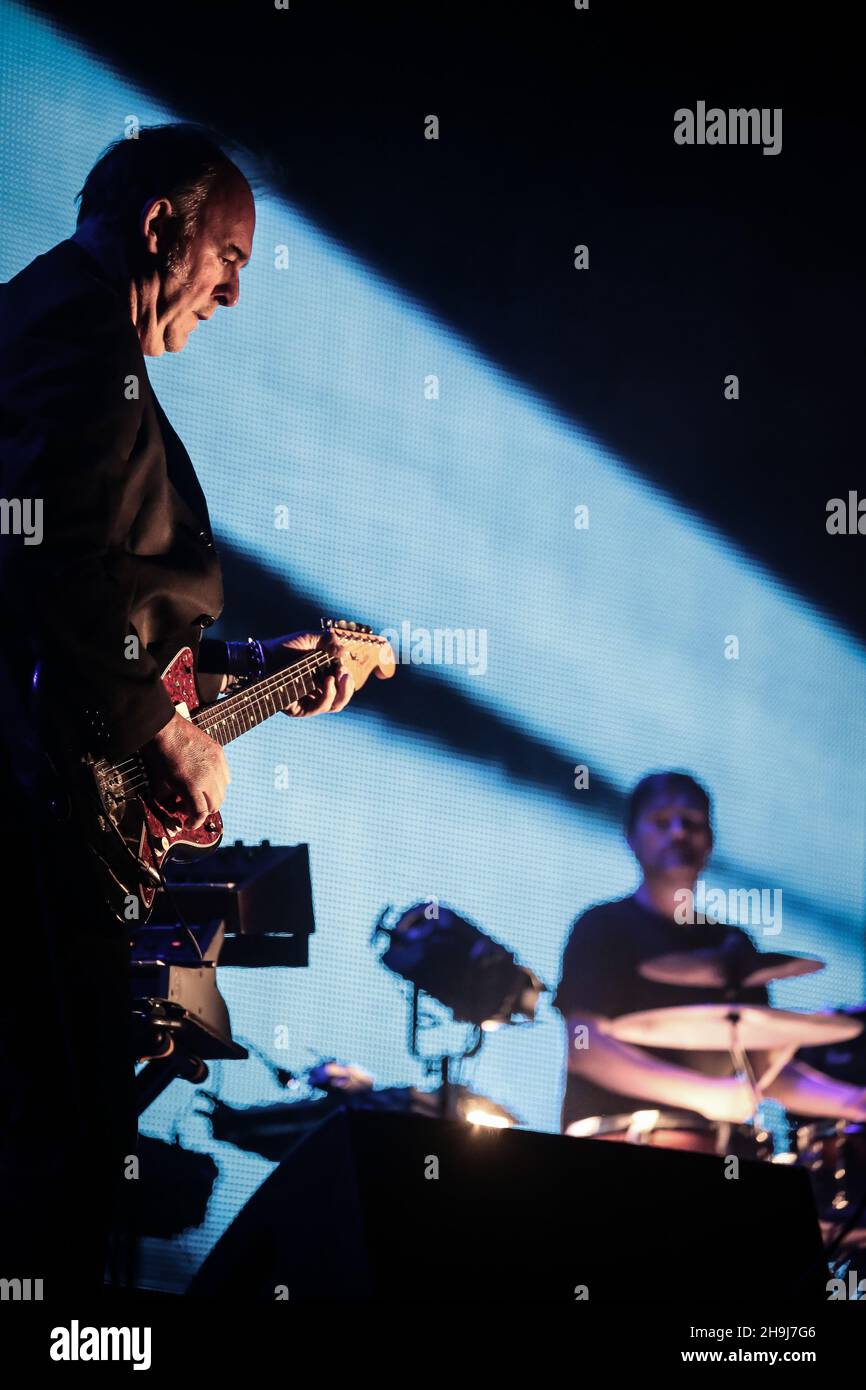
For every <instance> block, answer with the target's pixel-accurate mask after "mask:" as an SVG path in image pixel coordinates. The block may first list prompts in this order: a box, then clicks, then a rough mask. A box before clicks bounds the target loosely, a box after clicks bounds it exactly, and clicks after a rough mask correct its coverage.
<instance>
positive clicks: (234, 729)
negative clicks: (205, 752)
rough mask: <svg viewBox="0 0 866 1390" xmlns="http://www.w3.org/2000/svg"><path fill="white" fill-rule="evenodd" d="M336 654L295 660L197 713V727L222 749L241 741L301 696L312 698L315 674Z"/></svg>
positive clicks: (318, 653) (322, 653) (323, 653)
mask: <svg viewBox="0 0 866 1390" xmlns="http://www.w3.org/2000/svg"><path fill="white" fill-rule="evenodd" d="M332 661H333V655H332V654H330V653H328V652H326V651H319V650H317V651H313V652H310V653H309V655H307V656H304V657H302V658H301V660H300V661H294V662H292V664H291V665H290V666H287V667H285V668H284V669H283V670H282V671H277V672H276V674H275V675H273V676H265V678H264V679H263V680H260V681H256V683H255V685H251V686H249V687H248V688H247V689H246V690H241V691H238V693H237V694H236V695H227V696H226V697H225V698H224V699H222V700H217V702H216V704H213V705H208V706H207V707H206V708H205V709H202V710H197V711H196V712H195V714H193V716H192V722H193V723H194V724H197V725H198V727H199V728H200V729H202V730H203V731H204V732H205V733H206V734H207V735H208V737H209V738H212V739H213V740H214V742H216V743H219V744H221V745H222V746H223V747H225V745H226V744H227V743H231V741H232V739H235V738H240V736H241V734H246V733H248V732H249V730H250V729H254V728H255V727H256V725H257V724H262V723H264V721H265V720H266V719H270V717H271V715H273V714H280V713H281V712H282V711H285V710H287V709H288V708H289V706H290V705H293V704H294V703H295V701H296V700H299V699H300V698H301V696H302V695H310V694H312V692H313V690H315V688H316V680H315V677H316V672H317V671H319V670H321V668H322V667H323V666H330V665H331V663H332Z"/></svg>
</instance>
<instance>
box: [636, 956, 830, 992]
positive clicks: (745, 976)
mask: <svg viewBox="0 0 866 1390" xmlns="http://www.w3.org/2000/svg"><path fill="white" fill-rule="evenodd" d="M825 966H826V961H823V960H819V958H818V957H817V956H791V955H784V954H783V953H782V952H781V951H755V950H752V949H748V948H747V949H746V950H745V951H729V950H727V949H725V948H724V947H716V948H714V949H712V950H708V949H703V948H702V949H700V950H697V951H671V952H670V953H669V954H667V955H664V956H653V958H652V959H651V960H645V961H644V962H643V964H642V965H639V966H638V973H639V974H641V975H643V976H644V977H645V978H646V979H647V980H658V981H659V982H660V983H661V984H666V985H689V986H691V987H692V988H699V989H725V988H728V987H736V988H743V989H754V988H755V987H756V986H758V985H767V984H769V983H770V981H771V980H789V979H792V978H793V977H794V976H796V975H812V974H814V972H815V971H816V970H823V969H824V968H825Z"/></svg>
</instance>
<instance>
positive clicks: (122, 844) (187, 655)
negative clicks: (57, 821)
mask: <svg viewBox="0 0 866 1390" xmlns="http://www.w3.org/2000/svg"><path fill="white" fill-rule="evenodd" d="M322 628H323V631H324V632H325V633H326V634H327V635H328V636H329V637H330V638H331V639H332V641H333V642H335V643H337V644H338V645H339V648H340V651H339V659H340V660H341V662H342V664H343V669H344V670H348V671H349V672H350V674H351V676H352V680H353V681H354V685H355V689H356V690H359V689H360V688H361V686H362V685H363V684H364V682H365V681H366V680H367V677H368V676H369V675H370V674H371V672H373V671H375V672H376V673H377V675H379V676H380V678H382V679H387V678H388V677H389V676H392V675H393V674H394V654H393V652H392V650H391V648H390V646H389V645H388V643H387V641H386V640H385V638H384V637H378V636H377V635H376V634H375V633H374V632H373V631H372V629H371V628H369V627H364V626H362V625H361V624H359V623H346V622H335V621H333V620H328V619H324V618H323V619H322ZM286 650H287V651H288V650H290V649H288V648H287V649H286ZM336 660H337V657H336V655H335V653H334V652H333V651H327V650H323V649H321V648H315V649H313V650H312V651H307V652H304V653H303V654H302V655H301V656H300V658H299V659H297V660H295V661H292V663H291V664H290V665H288V666H285V667H284V668H283V669H282V670H281V671H278V672H276V673H275V674H274V675H270V676H265V677H263V678H262V679H261V680H258V681H256V682H254V684H252V685H248V686H246V687H245V688H244V689H243V690H240V691H238V692H237V693H236V694H234V695H232V694H228V695H224V696H223V697H222V698H221V699H219V700H216V701H214V702H213V703H212V704H209V705H200V703H199V698H198V690H197V687H196V681H195V668H194V662H193V654H192V650H191V648H190V647H182V648H181V649H180V651H179V652H177V654H176V655H175V656H174V657H173V658H172V660H171V661H170V662H169V663H168V665H167V666H166V667H165V670H164V671H163V672H162V683H163V685H164V686H165V689H166V691H167V692H168V694H169V697H170V698H171V701H172V704H173V705H174V707H175V710H176V711H177V713H178V714H180V715H182V716H183V717H184V718H185V719H189V720H191V722H192V723H193V724H196V725H197V726H198V728H200V729H202V730H203V731H204V732H205V733H206V734H207V735H208V736H209V737H210V738H212V739H214V740H215V742H216V743H219V744H221V745H222V746H223V747H225V745H226V744H228V743H231V742H232V740H233V739H236V738H238V737H239V736H240V735H241V734H244V733H247V732H248V730H250V729H253V728H255V726H256V725H257V724H261V723H262V722H263V721H264V720H265V719H270V717H271V715H274V714H279V713H280V712H281V711H285V710H288V709H289V707H290V706H291V705H293V704H294V703H295V701H296V700H299V699H301V697H302V696H304V695H309V694H311V693H312V692H313V691H314V690H315V689H316V677H317V676H318V675H319V674H320V673H321V672H323V671H324V670H325V668H326V667H328V666H334V665H335V663H336ZM38 680H39V676H38V671H37V676H36V679H35V681H34V685H36V686H38ZM65 761H66V766H65V767H63V768H62V771H61V772H60V773H59V782H60V785H62V786H63V788H64V791H63V794H62V796H61V797H60V798H59V803H61V804H57V802H58V799H57V798H55V799H54V800H55V803H56V804H55V810H56V812H57V813H58V814H59V815H60V816H61V818H63V819H68V818H71V819H73V820H74V821H75V822H76V823H77V826H78V828H79V830H80V831H81V832H82V833H83V837H84V839H85V841H86V843H87V845H88V846H89V848H90V849H91V850H92V851H93V853H94V855H95V857H96V861H97V866H98V871H99V876H100V879H101V882H102V884H103V887H104V893H105V899H106V902H107V903H108V906H109V908H110V910H111V911H112V912H113V914H114V916H115V917H116V918H117V920H118V921H120V922H125V923H129V922H132V921H135V922H138V923H143V922H146V921H147V918H148V916H149V915H150V911H151V909H152V907H153V901H154V898H155V897H156V893H157V890H158V889H159V888H160V887H161V886H163V883H164V877H163V868H164V865H165V863H166V860H168V859H169V858H171V857H175V858H176V859H178V860H189V859H195V858H198V857H199V856H200V855H203V854H209V853H210V851H211V850H214V849H216V848H217V846H218V845H219V843H220V840H221V839H222V834H223V822H222V817H221V815H220V813H219V811H212V812H210V814H209V815H208V817H207V819H206V820H205V821H204V823H203V824H202V825H201V826H199V827H198V828H197V829H193V827H192V826H191V825H190V824H189V823H188V820H189V819H190V818H188V817H186V816H185V815H184V814H182V813H181V812H179V811H177V810H176V809H174V810H168V809H166V808H165V807H164V806H162V805H160V803H159V802H158V801H157V799H156V797H155V796H154V794H153V792H152V791H151V788H150V784H149V779H148V774H147V769H146V766H145V762H144V760H143V758H142V755H141V752H140V751H139V752H137V753H135V754H133V756H132V757H128V758H123V759H121V760H120V761H119V762H111V761H109V760H108V759H107V758H101V757H94V756H93V755H92V754H90V753H85V754H84V755H83V756H82V757H81V758H79V759H77V760H74V759H66V760H65ZM52 767H53V770H54V772H55V774H57V773H58V768H57V765H56V762H55V761H54V760H52ZM55 785H57V783H56V782H55Z"/></svg>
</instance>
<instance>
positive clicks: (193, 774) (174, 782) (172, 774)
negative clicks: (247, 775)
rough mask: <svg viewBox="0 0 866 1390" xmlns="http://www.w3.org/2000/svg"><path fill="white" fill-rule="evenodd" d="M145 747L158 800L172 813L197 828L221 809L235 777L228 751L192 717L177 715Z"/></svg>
mask: <svg viewBox="0 0 866 1390" xmlns="http://www.w3.org/2000/svg"><path fill="white" fill-rule="evenodd" d="M141 751H142V757H143V759H144V761H145V765H146V767H147V771H148V776H149V779H150V785H151V788H152V791H153V796H154V800H156V801H157V802H158V803H159V805H160V806H161V807H163V809H164V810H165V811H166V812H168V814H169V815H176V816H178V817H181V816H182V817H183V820H184V824H185V825H187V826H188V827H190V828H192V829H194V830H197V829H198V828H199V827H200V826H202V825H204V822H205V821H206V820H207V818H208V816H209V815H210V814H211V812H213V811H218V810H219V809H220V807H221V806H222V804H223V801H224V800H225V794H226V788H227V786H228V784H229V782H230V781H231V774H230V772H229V765H228V762H227V760H226V755H225V753H224V752H223V750H222V748H221V747H220V745H219V744H218V743H216V742H215V741H214V739H212V738H209V737H208V735H207V734H206V733H205V732H204V731H203V730H202V729H199V728H197V726H196V725H195V724H193V723H192V722H191V721H190V720H189V719H184V718H183V716H182V715H180V714H175V715H173V716H172V718H171V719H170V720H169V721H168V723H167V724H166V726H165V728H163V729H160V731H159V733H158V734H156V735H155V736H154V737H153V738H152V739H151V740H150V742H149V743H146V744H145V745H144V748H143V749H142V750H141Z"/></svg>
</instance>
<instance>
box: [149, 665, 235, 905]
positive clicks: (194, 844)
mask: <svg viewBox="0 0 866 1390" xmlns="http://www.w3.org/2000/svg"><path fill="white" fill-rule="evenodd" d="M162 683H163V685H164V686H165V688H166V691H167V692H168V695H169V697H170V699H171V701H172V704H174V705H179V704H185V705H186V707H187V710H188V711H189V713H190V714H192V713H193V712H194V711H195V710H196V709H198V706H199V698H198V691H197V690H196V684H195V667H194V664H193V654H192V651H191V650H190V648H189V647H183V648H182V649H181V651H179V652H178V654H177V656H175V657H174V658H173V659H172V660H171V661H170V662H169V664H168V665H167V666H166V668H165V670H164V671H163V673H162ZM135 800H136V803H137V805H138V808H139V815H140V821H141V830H140V836H139V843H138V853H139V855H140V856H141V858H142V859H143V860H144V861H145V863H147V864H152V865H153V866H154V867H155V868H156V869H158V870H161V869H162V867H163V865H164V864H165V861H166V860H167V859H168V858H169V857H170V856H171V855H172V854H174V853H175V851H176V850H179V851H181V853H179V854H178V856H177V857H178V858H181V857H184V858H186V857H195V855H196V854H197V853H206V852H207V851H208V850H212V849H215V848H216V846H217V845H218V844H219V842H220V840H221V839H222V834H223V823H222V817H221V815H220V813H219V811H212V812H211V813H210V815H209V816H208V818H207V820H206V821H205V823H204V825H201V826H199V827H198V829H197V830H194V829H193V828H192V827H191V826H190V825H188V824H187V818H186V817H185V816H183V815H179V814H178V813H177V812H174V811H168V810H166V809H165V808H164V807H162V806H160V804H159V802H157V801H155V800H154V799H153V798H152V797H151V796H149V795H148V794H144V795H140V796H138V797H136V798H135ZM145 827H146V829H145ZM156 891H157V890H156V886H155V885H150V884H147V883H142V884H140V893H141V900H142V902H143V904H144V906H145V907H146V908H148V909H149V908H150V907H152V906H153V900H154V897H155V896H156Z"/></svg>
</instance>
